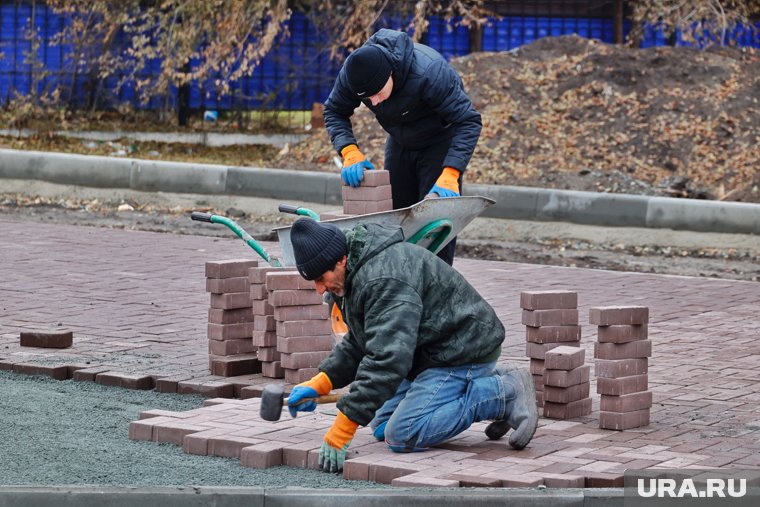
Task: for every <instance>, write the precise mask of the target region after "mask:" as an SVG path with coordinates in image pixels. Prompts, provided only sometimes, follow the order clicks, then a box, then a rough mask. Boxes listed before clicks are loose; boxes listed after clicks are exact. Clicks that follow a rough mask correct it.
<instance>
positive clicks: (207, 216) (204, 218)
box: [190, 211, 212, 223]
mask: <svg viewBox="0 0 760 507" xmlns="http://www.w3.org/2000/svg"><path fill="white" fill-rule="evenodd" d="M211 216H212V215H211V213H204V212H203V211H193V212H192V213H190V219H191V220H195V221H196V222H208V223H211Z"/></svg>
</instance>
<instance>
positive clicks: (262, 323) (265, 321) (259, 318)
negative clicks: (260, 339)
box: [253, 315, 277, 331]
mask: <svg viewBox="0 0 760 507" xmlns="http://www.w3.org/2000/svg"><path fill="white" fill-rule="evenodd" d="M253 331H277V321H276V320H274V315H255V316H254V318H253Z"/></svg>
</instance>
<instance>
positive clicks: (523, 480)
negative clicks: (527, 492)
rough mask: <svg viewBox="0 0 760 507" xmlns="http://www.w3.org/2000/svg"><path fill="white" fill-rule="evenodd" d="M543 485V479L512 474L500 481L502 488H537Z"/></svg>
mask: <svg viewBox="0 0 760 507" xmlns="http://www.w3.org/2000/svg"><path fill="white" fill-rule="evenodd" d="M543 485H544V479H543V477H538V476H536V475H525V474H513V475H511V477H509V478H507V479H502V480H501V486H502V487H503V488H537V487H539V486H543Z"/></svg>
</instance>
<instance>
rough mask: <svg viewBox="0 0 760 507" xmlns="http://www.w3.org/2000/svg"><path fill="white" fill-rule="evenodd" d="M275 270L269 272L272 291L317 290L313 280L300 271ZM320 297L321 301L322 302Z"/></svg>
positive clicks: (268, 287)
mask: <svg viewBox="0 0 760 507" xmlns="http://www.w3.org/2000/svg"><path fill="white" fill-rule="evenodd" d="M290 269H291V271H285V272H283V271H274V272H271V273H267V276H266V285H267V290H268V291H269V292H270V293H271V292H273V291H279V290H309V291H313V292H314V293H316V292H317V290H316V285H314V282H313V281H311V280H306V279H305V278H304V277H302V276H301V274H300V273H299V272H298V271H293V268H290ZM321 302H322V301H321V298H320V303H321Z"/></svg>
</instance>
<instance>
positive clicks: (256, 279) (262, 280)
mask: <svg viewBox="0 0 760 507" xmlns="http://www.w3.org/2000/svg"><path fill="white" fill-rule="evenodd" d="M281 271H290V272H295V273H298V271H296V270H295V269H294V268H293V266H281V267H273V266H262V267H259V268H253V269H250V270H248V283H250V284H264V285H266V283H267V274H269V273H276V272H281Z"/></svg>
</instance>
